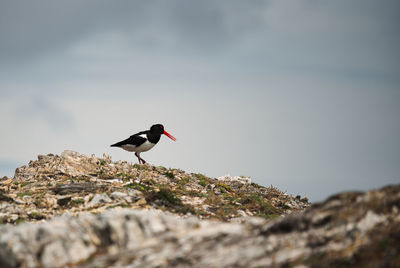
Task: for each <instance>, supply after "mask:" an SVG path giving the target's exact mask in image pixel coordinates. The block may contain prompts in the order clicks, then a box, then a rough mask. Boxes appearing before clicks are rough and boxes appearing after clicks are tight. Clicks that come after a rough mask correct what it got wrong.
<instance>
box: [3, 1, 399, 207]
mask: <svg viewBox="0 0 400 268" xmlns="http://www.w3.org/2000/svg"><path fill="white" fill-rule="evenodd" d="M399 12H400V4H399V2H398V1H396V0H393V1H386V0H380V1H378V0H376V1H370V0H353V1H348V0H336V1H328V0H326V1H315V0H314V1H311V0H309V1H305V0H299V1H282V0H279V1H239V0H237V1H211V0H210V1H208V0H207V1H205V0H202V1H187V0H181V1H176V0H174V1H170V0H168V1H165V0H164V1H161V0H160V1H152V0H149V1H106V0H103V1H101V0H86V1H75V0H73V1H72V0H70V1H53V0H48V1H42V0H41V1H28V0H26V1H0V40H1V42H0V114H1V115H0V126H1V131H0V147H1V150H0V175H8V176H12V175H13V173H14V169H15V168H16V167H17V166H20V165H23V164H27V163H28V162H29V160H31V159H35V158H36V156H37V155H38V154H47V153H56V154H60V153H61V152H62V151H63V150H66V149H69V150H75V151H78V152H80V153H84V154H92V153H94V154H96V155H97V156H101V155H102V153H106V154H109V155H111V156H112V158H113V160H120V159H124V160H128V161H134V162H136V161H137V159H136V158H135V157H134V156H133V154H132V153H128V152H126V151H123V150H121V149H119V148H110V147H109V145H110V144H112V143H115V142H117V141H119V140H122V139H125V138H127V137H129V136H130V135H132V134H134V133H136V132H139V131H141V130H145V129H148V128H149V127H150V126H151V125H152V124H155V123H162V124H164V126H165V128H166V130H167V131H168V132H170V133H171V134H172V135H174V136H175V137H176V138H177V142H173V141H172V140H170V139H168V138H166V137H163V138H162V139H161V141H160V143H159V144H158V145H157V146H156V147H155V148H153V149H152V150H151V151H149V152H147V153H143V154H142V157H143V158H144V159H145V160H147V161H148V162H149V163H151V164H154V165H163V166H166V167H174V168H180V169H183V170H186V171H188V172H200V173H203V174H205V175H208V176H212V177H218V176H222V175H224V174H227V173H229V174H231V175H246V176H250V177H251V178H252V179H253V181H255V182H257V183H259V184H262V185H265V186H269V185H274V186H276V187H278V188H280V189H281V190H284V191H287V193H289V194H293V195H297V194H301V195H302V196H308V197H309V198H310V199H311V200H312V201H318V200H322V199H324V198H326V197H327V196H328V195H330V194H333V193H336V192H338V191H343V190H367V189H371V188H377V187H381V186H384V185H386V184H390V183H399V182H400V120H399V118H400V54H399V48H400V27H399V25H400V23H399V22H400V21H399V20H400V19H399V18H400V17H399Z"/></svg>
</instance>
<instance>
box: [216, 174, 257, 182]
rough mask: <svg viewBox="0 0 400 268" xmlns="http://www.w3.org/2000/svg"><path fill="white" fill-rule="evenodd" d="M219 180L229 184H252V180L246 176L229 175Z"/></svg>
mask: <svg viewBox="0 0 400 268" xmlns="http://www.w3.org/2000/svg"><path fill="white" fill-rule="evenodd" d="M217 180H219V181H228V182H240V183H243V184H246V183H251V178H249V177H245V176H235V177H232V176H231V175H229V174H227V175H224V176H221V177H218V178H217Z"/></svg>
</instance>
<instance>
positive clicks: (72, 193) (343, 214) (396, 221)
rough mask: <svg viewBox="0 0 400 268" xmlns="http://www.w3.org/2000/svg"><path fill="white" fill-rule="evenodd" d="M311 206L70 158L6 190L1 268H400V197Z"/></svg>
mask: <svg viewBox="0 0 400 268" xmlns="http://www.w3.org/2000/svg"><path fill="white" fill-rule="evenodd" d="M309 206H310V204H309V203H308V202H307V200H306V199H304V198H303V199H302V198H301V197H292V196H290V195H288V194H285V193H282V192H281V191H279V190H278V189H276V188H274V187H268V188H266V187H262V186H260V185H257V184H254V183H251V180H250V179H249V178H245V177H231V176H228V175H227V176H223V177H220V178H217V179H213V178H208V177H206V176H204V175H201V174H188V173H185V172H183V171H181V170H177V169H166V168H163V167H154V166H149V165H133V166H132V165H131V164H128V163H126V162H112V161H111V159H110V158H109V157H104V158H96V157H95V156H84V155H80V154H78V153H76V152H71V151H66V152H64V153H63V154H62V155H61V156H57V155H47V156H39V159H38V160H37V161H31V162H30V163H29V165H28V166H23V167H21V168H18V169H17V170H16V173H15V177H14V178H7V177H4V178H3V179H0V220H1V222H2V223H3V224H1V225H0V267H71V266H72V267H400V213H399V208H400V185H397V186H388V187H385V188H382V189H380V190H374V191H370V192H367V193H361V192H349V193H343V194H339V195H335V196H332V197H330V198H329V199H327V200H326V201H325V202H323V203H319V204H314V205H312V206H311V207H310V208H308V209H306V210H304V209H305V208H307V207H309Z"/></svg>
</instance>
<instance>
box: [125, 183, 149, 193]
mask: <svg viewBox="0 0 400 268" xmlns="http://www.w3.org/2000/svg"><path fill="white" fill-rule="evenodd" d="M124 187H127V188H131V189H135V190H139V191H141V192H148V191H150V190H153V187H151V186H149V185H146V184H143V183H137V182H132V183H130V184H128V185H125V186H124Z"/></svg>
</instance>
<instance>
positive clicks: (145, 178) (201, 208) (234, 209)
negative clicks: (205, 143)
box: [0, 151, 310, 223]
mask: <svg viewBox="0 0 400 268" xmlns="http://www.w3.org/2000/svg"><path fill="white" fill-rule="evenodd" d="M309 205H310V204H309V203H308V201H307V199H306V198H303V199H301V198H300V197H299V196H298V197H293V196H291V195H288V194H286V193H283V192H281V191H279V190H278V189H276V188H274V187H272V186H271V187H263V186H261V185H258V184H255V183H251V179H250V178H246V177H231V176H229V175H226V176H223V177H220V178H217V179H215V178H209V177H206V176H204V175H202V174H193V173H190V174H189V173H185V172H184V171H182V170H179V169H167V168H164V167H156V166H150V165H138V164H134V165H132V164H129V163H127V162H125V161H119V162H112V161H111V158H110V157H107V156H104V157H103V158H97V157H95V156H94V155H91V156H86V155H81V154H79V153H77V152H73V151H65V152H63V153H62V154H61V155H60V156H58V155H53V154H49V155H39V156H38V160H36V161H30V162H29V165H26V166H22V167H20V168H17V169H16V171H15V176H14V178H7V177H4V178H3V179H0V223H21V222H27V221H40V220H49V219H51V218H53V217H54V216H60V215H63V214H64V213H68V214H72V215H79V214H80V213H82V212H94V213H101V212H103V211H104V210H110V209H114V208H117V207H119V208H121V207H130V208H139V209H161V210H166V211H171V212H173V213H177V214H180V215H189V214H192V215H196V216H198V217H199V218H215V219H219V220H224V221H228V220H232V219H234V220H244V218H246V217H249V216H261V217H265V218H274V217H278V216H280V215H282V214H289V213H291V212H293V211H298V210H303V209H304V208H306V207H308V206H309Z"/></svg>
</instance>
